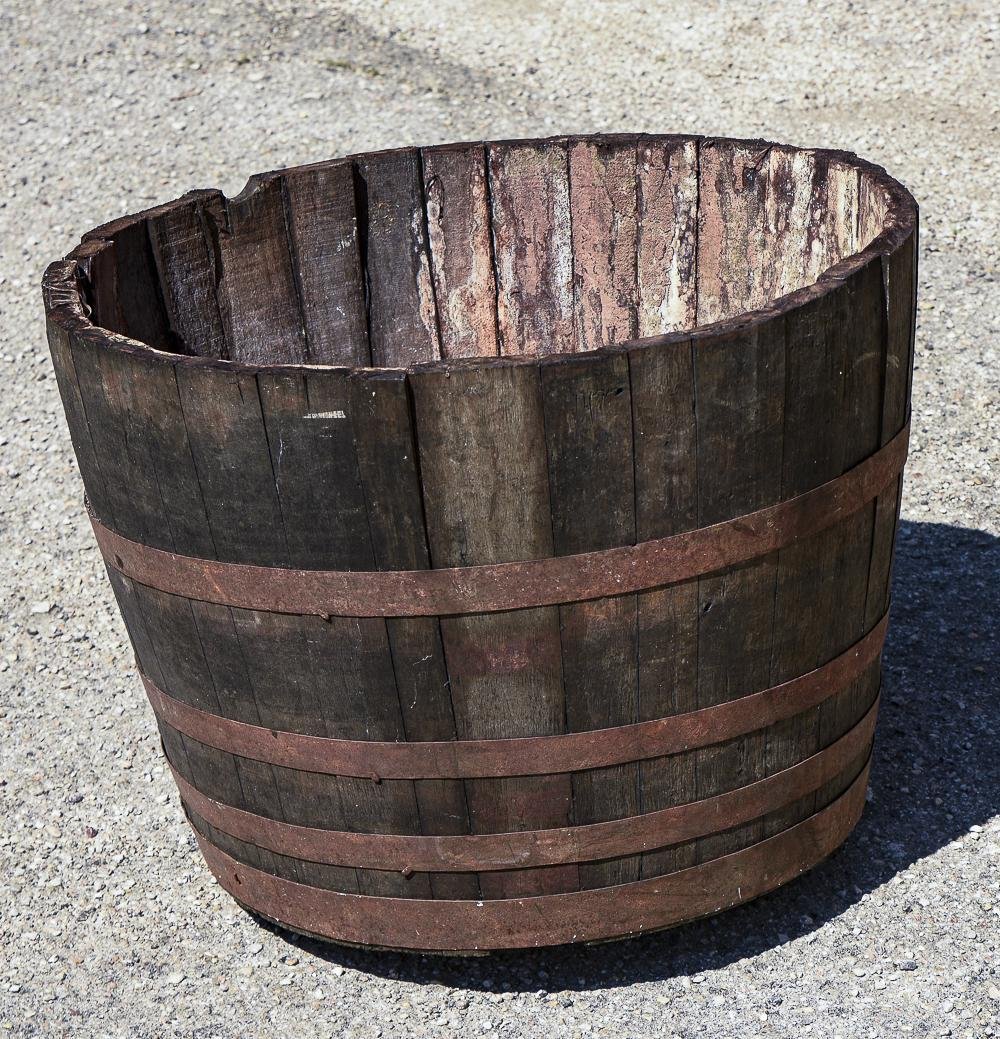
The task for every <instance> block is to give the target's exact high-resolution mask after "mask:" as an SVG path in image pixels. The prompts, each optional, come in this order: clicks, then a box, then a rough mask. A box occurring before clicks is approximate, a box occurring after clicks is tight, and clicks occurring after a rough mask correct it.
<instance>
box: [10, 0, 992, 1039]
mask: <svg viewBox="0 0 1000 1039" xmlns="http://www.w3.org/2000/svg"><path fill="white" fill-rule="evenodd" d="M192 6H194V5H192ZM865 6H866V5H853V4H849V3H843V4H841V3H836V4H831V3H817V2H812V3H809V4H805V3H793V2H791V0H771V2H769V3H767V4H763V3H757V2H752V3H743V4H739V5H722V4H705V3H674V4H670V5H667V4H655V3H653V2H651V0H647V2H645V3H639V2H623V3H597V4H592V5H586V6H585V5H582V4H581V5H569V4H541V5H540V4H538V3H528V2H526V0H508V2H506V3H503V4H482V5H479V6H478V7H477V8H476V9H475V10H471V9H470V7H471V5H468V6H467V5H466V4H462V3H459V2H457V0H437V2H436V3H433V4H431V3H426V2H409V3H396V2H390V3H381V4H377V5H376V4H370V3H358V4H349V3H333V4H324V5H304V9H299V10H297V9H296V8H295V6H294V5H290V4H287V3H285V2H280V3H269V4H258V3H242V4H239V5H237V4H231V5H225V4H217V5H216V6H212V7H206V8H203V9H202V10H200V12H199V13H198V16H197V18H195V16H194V15H192V14H191V13H190V12H189V11H188V10H187V9H186V7H185V5H171V4H167V3H166V2H165V0H155V2H149V3H134V4H121V5H116V4H112V3H106V2H95V3H91V4H89V5H87V7H86V11H84V9H83V8H82V7H81V6H78V5H75V4H68V3H55V2H52V0H49V2H40V3H39V2H27V0H7V2H6V3H5V4H4V6H3V9H2V12H0V27H2V31H0V59H2V66H0V67H3V68H6V69H8V73H7V74H6V76H5V77H4V79H3V81H2V83H0V105H2V112H3V116H4V118H3V119H2V120H0V155H2V158H0V163H2V164H3V168H4V177H3V181H2V185H0V317H2V320H0V339H2V342H0V373H2V386H3V390H2V394H0V409H2V419H0V447H2V459H0V475H2V479H3V487H4V491H5V492H6V493H4V495H3V497H2V498H0V518H2V528H3V534H4V537H3V545H2V552H3V556H2V560H0V563H2V567H3V571H4V573H5V574H6V575H7V580H6V581H5V583H4V595H3V600H2V609H3V614H2V617H0V631H2V639H3V647H2V660H0V690H2V700H0V739H2V744H0V746H2V757H0V761H2V764H0V770H2V771H0V806H2V812H3V815H2V818H3V820H4V825H3V827H2V829H0V950H2V951H0V1033H2V1031H3V1030H6V1032H8V1033H10V1034H14V1035H18V1036H33V1035H64V1034H65V1035H68V1034H70V1033H71V1032H72V1034H74V1035H82V1036H101V1037H103V1036H136V1037H141V1036H157V1037H160V1036H165V1035H169V1036H202V1037H209V1036H211V1037H217V1036H218V1037H230V1036H232V1037H237V1036H239V1037H248V1036H272V1035H285V1034H290V1035H296V1034H304V1029H306V1028H308V1034H309V1035H310V1036H315V1037H318V1039H325V1037H327V1036H356V1037H358V1039H368V1037H386V1039H388V1037H395V1036H426V1035H434V1036H444V1035H459V1034H461V1035H463V1036H484V1037H486V1036H512V1037H513V1036H517V1037H529V1036H602V1035H612V1036H615V1037H617V1039H625V1037H633V1039H637V1037H640V1036H643V1037H645V1036H668V1037H670V1036H682V1037H689V1036H712V1037H716V1036H730V1035H733V1036H735V1035H739V1036H741V1037H747V1036H756V1035H765V1036H781V1035H795V1036H797V1037H798V1036H803V1035H805V1036H813V1035H814V1036H819V1037H828V1036H830V1037H832V1036H841V1037H843V1039H854V1037H893V1039H895V1037H898V1036H931V1035H935V1036H936V1035H952V1036H959V1037H977V1039H978V1037H981V1036H992V1035H995V1034H1000V1023H998V1013H1000V963H998V959H997V940H998V932H1000V927H998V922H1000V921H998V916H1000V818H998V816H997V813H998V810H1000V755H998V753H997V751H998V747H1000V731H998V729H1000V712H998V711H997V705H998V694H1000V685H998V678H997V674H998V664H1000V654H998V651H997V643H996V631H997V621H998V619H1000V606H998V596H997V573H998V569H1000V540H998V533H1000V508H998V505H1000V495H998V491H997V486H996V477H995V475H994V473H995V472H996V466H997V464H998V462H1000V439H998V433H997V422H996V418H997V390H998V383H1000V377H998V356H997V354H998V333H1000V299H998V280H997V279H998V277H1000V274H998V268H1000V238H998V236H997V233H996V227H997V222H998V220H1000V203H998V199H997V194H996V191H995V180H996V166H997V165H1000V155H998V153H997V142H998V140H1000V136H998V124H1000V101H998V97H1000V91H998V89H997V88H998V87H1000V70H998V61H997V49H998V40H1000V27H998V14H997V8H996V6H995V5H993V4H990V3H988V2H987V0H979V2H968V3H959V2H955V3H913V2H909V3H903V2H901V0H891V2H883V3H880V4H878V5H867V6H868V7H870V8H874V9H875V10H876V12H877V13H876V14H874V15H870V16H866V15H865V14H863V13H862V12H863V10H864V7H865ZM624 129H646V130H657V131H664V130H688V131H700V132H705V133H715V134H733V135H740V136H744V135H745V136H756V135H763V136H771V137H774V138H777V139H782V140H787V141H790V142H793V143H798V144H815V145H828V146H833V147H842V148H849V149H852V150H855V151H857V152H859V153H860V154H862V155H864V156H866V157H868V158H872V159H874V160H875V161H877V162H880V163H882V164H884V165H885V166H886V167H887V168H888V169H889V170H890V171H891V172H893V173H894V174H895V175H896V176H898V177H899V178H900V179H902V180H903V181H904V182H905V183H906V184H907V185H908V186H909V187H910V188H911V189H912V190H913V192H914V194H915V195H916V196H917V198H918V200H919V201H920V203H921V207H922V210H923V228H922V255H921V302H920V329H919V343H918V359H917V372H916V379H915V386H914V412H915V423H914V443H913V448H912V455H911V461H910V465H909V468H908V479H907V492H906V499H905V502H904V507H903V520H904V522H903V527H902V533H901V539H900V545H899V554H898V565H897V572H896V597H895V610H894V619H893V627H892V631H891V636H890V640H889V647H888V651H887V660H886V690H885V698H884V707H883V715H882V720H881V723H880V725H881V728H880V737H879V741H878V747H877V756H876V763H875V770H874V777H873V787H872V793H871V803H870V804H869V806H868V809H867V812H866V814H865V817H864V819H863V821H862V823H861V825H860V827H859V828H858V830H857V832H856V834H855V835H854V836H853V837H852V839H851V840H850V842H849V844H848V845H847V847H846V848H845V849H844V850H843V851H842V852H840V853H838V854H837V855H836V856H834V858H833V859H832V860H831V861H829V862H828V863H826V864H825V865H824V866H822V867H821V868H819V869H818V870H816V871H815V872H814V873H812V874H810V875H809V876H807V877H805V878H803V879H802V880H800V881H798V882H796V883H795V884H793V885H791V886H790V887H788V888H787V889H785V890H783V891H780V892H778V893H776V894H774V895H771V896H769V897H767V898H764V899H762V900H760V901H758V902H756V903H754V904H752V905H750V906H747V907H744V908H741V909H738V910H735V911H733V912H731V913H728V914H726V915H725V916H724V917H721V918H717V919H714V920H709V921H705V922H701V923H698V924H695V925H693V926H688V927H684V928H681V929H678V930H675V931H672V932H668V933H666V934H662V935H657V936H650V937H647V938H644V939H641V940H636V941H633V942H629V943H625V944H618V945H605V946H598V947H593V948H583V949H570V950H559V951H555V952H549V953H544V954H543V953H535V954H530V955H502V956H496V957H492V958H484V959H473V960H459V961H453V960H444V959H436V958H427V957H403V956H395V955H369V954H364V953H361V952H353V951H348V950H338V949H335V948H332V947H323V946H321V945H318V944H313V943H307V942H305V941H299V942H296V941H294V940H292V939H289V938H288V937H287V936H283V935H280V934H278V933H273V932H271V931H269V930H266V929H264V928H262V927H260V926H259V925H257V924H256V923H255V922H254V921H253V920H252V919H251V918H250V917H248V916H247V915H245V914H244V913H243V912H241V911H240V910H238V909H237V908H236V906H235V905H234V904H233V903H232V902H231V901H230V900H229V898H228V897H227V896H225V895H224V894H223V893H222V892H221V890H219V889H218V888H217V887H216V886H215V884H214V883H213V882H212V881H211V879H210V878H209V876H208V875H207V873H206V871H205V869H204V868H203V867H202V865H201V862H200V860H199V857H198V855H197V854H196V852H195V849H194V845H193V841H192V838H191V836H190V834H189V832H188V829H187V827H186V824H185V823H184V822H183V820H182V816H181V812H180V809H179V805H178V801H177V797H176V794H175V792H174V789H173V787H172V784H171V782H170V780H169V777H168V776H167V775H165V774H164V768H163V766H162V765H161V762H160V758H159V754H158V748H157V741H156V739H155V738H154V735H153V733H154V729H153V724H152V718H151V714H150V712H149V709H148V707H147V705H146V703H145V701H144V699H143V697H142V693H141V691H140V688H139V685H138V682H137V680H136V679H135V676H134V673H133V671H132V662H131V658H130V653H129V650H128V648H127V646H126V641H125V633H124V629H123V627H122V625H121V623H120V621H119V619H118V617H117V614H116V612H115V610H114V606H113V602H112V598H111V594H110V590H109V588H108V586H107V584H106V581H105V579H104V576H103V574H102V573H101V569H100V566H99V563H98V557H97V552H96V550H95V548H94V545H93V541H92V539H91V536H90V532H89V530H88V528H87V524H86V521H85V518H84V516H83V512H82V509H81V486H80V482H79V478H78V474H77V471H76V469H75V466H74V462H73V457H72V452H71V449H70V443H69V438H68V436H67V434H66V429H65V425H64V422H63V417H62V413H61V409H60V404H59V400H58V395H57V393H56V387H55V383H54V380H53V378H52V376H51V373H50V369H49V363H48V357H47V352H46V348H45V344H44V335H43V329H42V321H41V303H40V295H39V291H38V283H39V279H40V277H41V272H42V269H43V267H44V265H45V263H46V262H47V261H48V260H49V259H51V258H53V257H56V256H58V255H62V254H63V253H65V252H66V251H68V249H69V248H70V247H71V246H72V245H73V243H74V241H75V240H76V238H77V237H78V236H79V234H80V233H81V232H82V231H84V230H86V229H87V228H89V227H91V226H93V225H94V224H97V223H98V222H100V221H102V220H105V219H108V218H110V217H112V216H115V215H117V214H119V213H121V212H125V211H132V210H135V209H139V208H142V207H144V206H147V205H150V204H152V203H153V202H155V201H159V200H164V199H167V198H172V197H174V196H176V195H177V194H180V193H181V192H183V191H184V190H186V189H188V188H190V187H194V186H208V185H216V186H219V187H221V188H223V189H224V190H226V191H228V192H233V191H236V190H238V189H239V188H240V187H241V186H242V184H243V182H244V181H245V179H246V177H247V175H249V174H250V173H251V172H253V171H256V170H262V169H268V168H274V167H277V166H283V165H289V164H292V163H297V162H304V161H311V160H315V159H320V158H326V157H329V156H331V155H335V154H342V153H345V152H348V151H354V150H360V149H368V148H377V147H386V146H389V145H394V144H399V143H433V142H437V141H442V140H457V139H468V138H478V137H483V136H505V135H530V134H539V133H546V132H550V133H551V132H557V131H559V132H562V131H590V130H624ZM991 470H992V471H991Z"/></svg>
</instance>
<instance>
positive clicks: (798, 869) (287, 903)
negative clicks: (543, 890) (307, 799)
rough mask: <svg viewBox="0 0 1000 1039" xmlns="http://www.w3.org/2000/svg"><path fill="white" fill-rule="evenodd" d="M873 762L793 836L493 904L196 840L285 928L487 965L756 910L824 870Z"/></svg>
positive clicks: (250, 905)
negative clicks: (284, 866)
mask: <svg viewBox="0 0 1000 1039" xmlns="http://www.w3.org/2000/svg"><path fill="white" fill-rule="evenodd" d="M869 767H870V763H869V764H866V765H865V767H864V768H863V769H862V770H861V772H860V773H859V775H858V776H857V778H856V779H855V780H854V782H853V783H852V784H851V785H850V787H848V789H847V790H846V791H845V792H844V793H843V794H841V796H840V797H838V798H837V799H836V800H835V801H833V802H832V803H831V804H829V805H828V806H827V807H826V808H824V809H822V810H821V811H819V812H817V813H815V814H814V815H811V816H810V817H809V818H807V819H805V820H803V821H802V822H800V823H798V824H796V825H795V826H792V827H790V828H789V829H787V830H784V831H782V832H781V833H779V834H776V835H775V836H773V837H769V838H767V839H766V840H763V841H760V842H758V843H757V844H753V845H751V846H750V847H747V848H744V849H742V850H740V851H737V852H733V853H731V854H729V855H724V856H721V857H720V858H717V859H712V860H710V861H708V862H704V863H701V864H699V865H697V866H691V867H689V868H687V869H683V870H680V871H678V872H676V873H670V874H667V875H665V876H661V877H653V878H649V879H646V880H640V881H635V882H633V883H629V884H621V885H617V886H615V887H607V888H597V889H593V890H586V891H574V892H568V893H565V894H557V895H539V896H533V897H530V898H517V899H496V900H491V901H464V900H455V901H448V900H425V899H407V898H387V897H382V896H374V895H356V894H346V893H343V892H337V891H329V890H326V889H321V888H314V887H309V886H307V885H304V884H299V883H296V882H294V881H290V880H285V879H283V878H280V877H276V876H274V875H272V874H270V873H265V872H263V871H261V870H258V869H255V868H254V867H251V866H247V865H245V864H244V863H241V862H237V861H236V860H235V859H233V858H231V857H230V856H229V855H227V854H226V853H225V852H223V851H221V850H220V849H219V848H217V847H215V846H214V845H213V844H211V843H210V842H209V841H207V840H205V838H204V837H202V836H201V835H200V834H198V833H197V832H196V837H197V839H198V844H199V846H200V848H201V851H202V854H203V855H204V857H205V861H206V863H207V865H208V867H209V869H210V870H211V871H212V873H213V874H214V875H215V877H216V879H217V880H218V881H219V883H220V884H221V885H222V886H223V887H224V888H225V889H226V890H227V891H228V892H229V893H230V894H231V895H232V896H233V897H234V898H235V899H236V901H237V902H238V903H239V904H240V905H241V906H242V907H243V908H245V909H247V910H248V911H250V912H252V913H254V914H255V915H257V916H260V917H263V918H264V919H266V920H269V921H270V922H272V923H273V924H275V925H276V926H278V927H280V928H283V929H285V930H289V931H293V932H295V933H298V934H302V935H306V936H308V937H310V938H315V939H320V940H323V941H329V942H333V943H335V944H338V945H345V946H351V947H363V948H367V949H382V950H392V951H395V952H413V953H421V954H423V953H443V954H450V955H466V956H468V955H481V954H483V953H487V952H490V951H493V950H500V949H528V948H541V947H546V946H556V945H566V944H577V943H584V944H590V943H595V942H602V941H609V940H622V939H626V938H632V937H636V936H638V935H641V934H648V933H652V932H655V931H661V930H666V929H668V928H671V927H674V926H677V925H678V924H682V923H687V922H689V921H691V920H696V919H699V918H701V917H706V916H711V915H714V914H715V913H718V912H722V911H723V910H725V909H730V908H732V907H734V906H737V905H741V904H743V903H745V902H749V901H752V900H753V899H755V898H758V897H760V896H761V895H764V894H767V893H768V892H770V891H773V890H775V889H776V888H778V887H781V886H782V885H783V884H787V883H788V882H789V881H791V880H794V879H795V878H796V877H798V876H800V875H801V874H802V873H805V872H806V871H807V870H809V869H812V868H814V867H815V866H817V865H818V864H819V863H820V862H822V861H823V860H824V859H826V858H827V857H828V856H829V855H830V854H831V853H832V852H833V851H835V850H836V849H837V848H838V847H839V846H840V845H841V844H843V842H844V841H845V840H846V839H847V837H848V835H849V834H850V832H851V831H852V830H853V829H854V827H855V825H856V824H857V822H858V820H859V819H860V817H861V813H862V811H863V809H864V803H865V791H866V789H867V786H868V773H869Z"/></svg>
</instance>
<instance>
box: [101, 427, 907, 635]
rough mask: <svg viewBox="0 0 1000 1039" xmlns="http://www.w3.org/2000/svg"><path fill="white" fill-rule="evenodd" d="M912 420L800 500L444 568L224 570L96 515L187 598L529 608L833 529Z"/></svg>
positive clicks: (616, 590)
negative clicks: (633, 536) (556, 551)
mask: <svg viewBox="0 0 1000 1039" xmlns="http://www.w3.org/2000/svg"><path fill="white" fill-rule="evenodd" d="M908 437H909V424H907V425H906V426H905V427H904V428H903V429H902V430H901V431H900V433H899V434H897V435H896V436H895V437H894V438H893V439H892V440H890V441H889V442H888V443H887V444H886V445H885V446H884V447H882V448H880V449H879V450H878V451H876V452H875V453H874V454H872V455H870V456H869V457H868V458H866V459H865V460H864V461H863V462H861V463H860V464H858V465H856V466H854V467H853V468H852V469H850V470H848V471H847V472H846V473H844V474H843V475H842V476H838V477H837V478H836V479H833V480H830V481H829V482H827V483H824V484H821V485H820V486H819V487H816V488H814V489H813V490H811V491H807V492H806V493H804V494H800V495H798V496H797V497H795V498H790V499H789V500H787V501H783V502H780V503H779V504H777V505H772V506H770V507H768V508H765V509H759V510H757V511H756V512H751V513H748V514H746V515H744V516H737V517H736V518H734V519H731V520H727V521H726V522H724V523H716V524H714V525H712V526H709V527H700V528H698V529H697V530H690V531H687V532H685V533H683V534H675V535H672V536H671V537H666V538H659V539H657V540H653V541H644V542H641V543H640V544H638V545H628V546H624V547H620V548H609V549H604V550H602V551H596V552H582V553H579V554H576V555H567V556H555V557H551V558H547V559H530V560H524V561H521V562H511V563H493V564H486V565H480V566H467V567H455V568H447V569H440V570H386V571H378V572H374V571H332V570H288V569H284V568H280V567H268V566H252V565H249V564H244V563H223V562H217V561H215V560H210V559H199V558H195V557H193V556H184V555H178V554H176V553H174V552H167V551H164V550H162V549H157V548H151V547H150V546H148V545H142V544H140V543H138V542H136V541H131V540H129V539H128V538H124V537H122V536H121V535H120V534H117V533H115V532H114V531H112V530H110V529H109V528H107V527H105V526H104V525H103V524H102V523H101V522H100V521H99V520H98V519H97V517H96V516H93V515H91V521H92V522H93V525H94V533H95V535H96V537H97V542H98V544H99V546H100V549H101V553H102V555H103V556H104V559H105V561H106V562H107V564H108V566H111V567H113V568H114V569H116V570H118V571H119V572H120V573H122V574H124V575H125V576H126V577H128V578H131V579H132V580H135V581H138V582H139V583H140V584H144V585H148V586H149V587H151V588H157V589H159V590H160V591H162V592H169V593H171V594H174V595H182V596H185V597H186V598H188V599H197V600H201V601H204V602H212V603H218V604H221V605H224V606H236V607H242V608H244V609H250V610H263V611H268V612H272V613H292V614H315V615H318V616H322V617H329V616H347V617H413V616H437V615H442V616H443V615H454V614H466V613H489V612H493V611H497V610H515V609H525V608H530V607H536V606H551V605H556V604H559V603H569V602H579V601H583V600H587V599H599V598H603V597H605V596H611V595H624V594H626V593H628V592H637V591H643V590H646V589H649V588H657V587H660V586H663V585H667V584H676V583H678V582H680V581H686V580H690V579H691V578H694V577H698V576H699V575H702V574H707V573H714V572H716V571H719V570H724V569H726V568H727V567H730V566H733V565H735V564H737V563H743V562H745V561H747V560H749V559H755V558H757V557H759V556H762V555H766V554H767V553H769V552H773V551H775V550H777V549H779V548H783V547H785V546H786V545H790V544H792V543H794V542H795V541H798V540H800V539H802V538H805V537H808V536H810V535H812V534H816V533H818V532H819V531H821V530H825V529H826V528H828V527H831V526H832V525H833V524H835V523H837V522H838V521H839V520H841V519H843V518H844V517H845V516H848V515H850V514H851V513H853V512H855V511H857V510H858V509H859V508H861V507H862V506H863V505H865V504H867V503H868V502H870V501H871V500H872V499H873V498H875V497H877V495H878V494H879V492H880V491H882V490H883V488H884V487H885V486H886V484H887V483H888V482H889V481H890V480H891V479H893V478H894V477H895V476H896V475H897V474H898V473H899V472H900V470H901V469H902V467H903V464H904V462H905V461H906V451H907V443H908Z"/></svg>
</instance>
